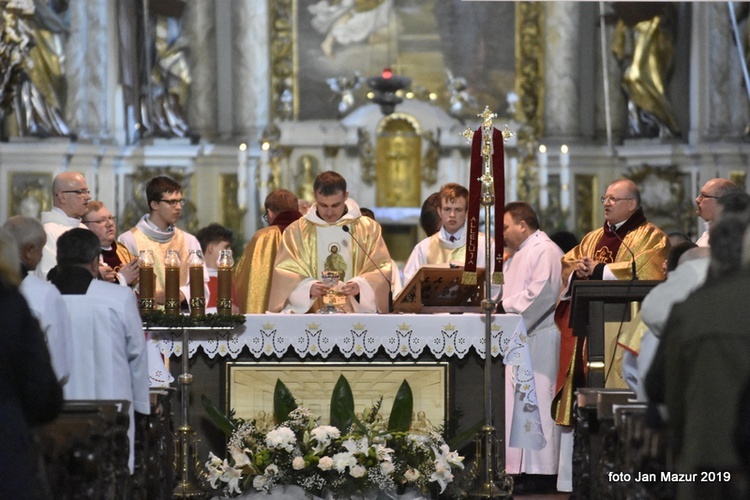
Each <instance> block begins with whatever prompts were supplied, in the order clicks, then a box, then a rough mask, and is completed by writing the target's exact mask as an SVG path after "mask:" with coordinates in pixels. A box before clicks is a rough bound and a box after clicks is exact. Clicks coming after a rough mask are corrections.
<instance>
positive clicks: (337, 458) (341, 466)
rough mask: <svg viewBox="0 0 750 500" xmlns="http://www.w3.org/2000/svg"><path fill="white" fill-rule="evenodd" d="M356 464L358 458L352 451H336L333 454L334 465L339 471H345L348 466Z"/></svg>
mask: <svg viewBox="0 0 750 500" xmlns="http://www.w3.org/2000/svg"><path fill="white" fill-rule="evenodd" d="M355 465H357V459H356V458H354V455H353V454H352V453H350V452H343V453H336V454H335V455H334V456H333V467H334V468H335V469H336V470H337V471H339V472H344V471H345V470H346V468H347V467H354V466H355Z"/></svg>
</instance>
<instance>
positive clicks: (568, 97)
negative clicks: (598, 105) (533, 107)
mask: <svg viewBox="0 0 750 500" xmlns="http://www.w3.org/2000/svg"><path fill="white" fill-rule="evenodd" d="M579 11H580V3H578V2H549V3H547V4H546V16H545V21H544V24H545V30H544V33H545V54H546V56H545V75H544V88H545V98H544V135H545V136H547V137H563V138H565V137H575V136H578V135H580V127H579V123H580V114H579V109H580V107H579V103H578V101H579V99H578V96H579V71H578V63H577V55H578V40H579V33H580V26H579V25H580V15H579Z"/></svg>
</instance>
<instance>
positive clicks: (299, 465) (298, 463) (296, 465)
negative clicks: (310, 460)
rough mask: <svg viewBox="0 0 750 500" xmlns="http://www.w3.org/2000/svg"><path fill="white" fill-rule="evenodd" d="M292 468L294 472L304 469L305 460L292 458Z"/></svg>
mask: <svg viewBox="0 0 750 500" xmlns="http://www.w3.org/2000/svg"><path fill="white" fill-rule="evenodd" d="M292 468H293V469H294V470H302V469H304V468H305V459H304V458H302V457H294V460H292Z"/></svg>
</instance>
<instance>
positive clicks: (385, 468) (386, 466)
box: [380, 460, 396, 476]
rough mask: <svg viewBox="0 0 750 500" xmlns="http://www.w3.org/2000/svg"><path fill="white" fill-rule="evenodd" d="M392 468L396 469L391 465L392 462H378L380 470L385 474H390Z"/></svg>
mask: <svg viewBox="0 0 750 500" xmlns="http://www.w3.org/2000/svg"><path fill="white" fill-rule="evenodd" d="M394 470H396V466H395V465H393V462H389V461H387V460H386V461H384V462H381V463H380V471H381V472H382V473H383V474H385V475H386V476H387V475H388V474H392V473H393V471H394Z"/></svg>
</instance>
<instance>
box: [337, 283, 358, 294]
mask: <svg viewBox="0 0 750 500" xmlns="http://www.w3.org/2000/svg"><path fill="white" fill-rule="evenodd" d="M341 293H343V294H344V295H359V285H358V284H357V282H355V281H347V282H346V283H344V285H343V286H342V287H341Z"/></svg>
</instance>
